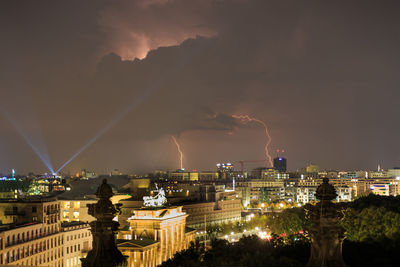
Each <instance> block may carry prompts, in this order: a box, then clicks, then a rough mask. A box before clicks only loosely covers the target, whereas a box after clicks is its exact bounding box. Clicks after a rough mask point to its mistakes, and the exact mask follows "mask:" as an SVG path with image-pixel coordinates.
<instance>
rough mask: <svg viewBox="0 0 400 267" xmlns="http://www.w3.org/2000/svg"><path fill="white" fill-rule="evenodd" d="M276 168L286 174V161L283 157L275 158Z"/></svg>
mask: <svg viewBox="0 0 400 267" xmlns="http://www.w3.org/2000/svg"><path fill="white" fill-rule="evenodd" d="M274 168H275V169H276V170H278V171H280V172H286V159H285V158H282V157H276V158H274Z"/></svg>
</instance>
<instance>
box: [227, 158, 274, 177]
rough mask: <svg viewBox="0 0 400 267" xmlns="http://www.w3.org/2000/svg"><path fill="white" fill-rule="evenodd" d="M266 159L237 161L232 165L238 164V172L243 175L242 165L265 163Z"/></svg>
mask: <svg viewBox="0 0 400 267" xmlns="http://www.w3.org/2000/svg"><path fill="white" fill-rule="evenodd" d="M267 161H268V160H267V159H263V160H237V161H234V163H239V164H240V171H241V172H242V175H244V164H245V163H256V162H267Z"/></svg>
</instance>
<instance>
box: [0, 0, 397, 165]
mask: <svg viewBox="0 0 400 267" xmlns="http://www.w3.org/2000/svg"><path fill="white" fill-rule="evenodd" d="M2 5H4V8H2V9H1V10H2V11H1V12H3V13H4V14H2V16H0V17H1V21H0V22H1V23H0V25H1V26H0V27H1V30H2V32H3V37H4V38H2V39H4V40H5V41H4V42H2V43H1V44H0V51H1V54H2V58H4V60H3V61H2V62H1V63H0V69H1V70H2V71H1V72H0V78H1V83H0V86H1V99H2V101H3V103H4V104H3V106H5V107H6V109H7V110H8V111H9V112H10V113H13V114H17V113H18V114H22V116H24V115H23V114H29V116H31V115H32V114H35V119H32V120H30V122H35V123H33V125H35V127H36V128H29V127H28V128H26V129H27V130H26V131H27V132H29V133H30V134H32V135H38V132H39V129H40V131H41V132H42V133H43V134H42V135H43V140H45V141H46V143H47V144H46V145H47V148H48V150H49V153H50V155H51V158H52V161H53V164H54V165H56V166H60V165H61V164H62V163H63V162H64V161H66V160H67V159H68V158H69V157H70V155H72V154H74V153H75V152H76V151H78V150H79V149H80V148H81V147H82V146H83V145H84V144H86V143H87V142H89V141H90V140H91V138H92V137H93V136H95V135H96V134H97V133H98V132H101V131H102V129H104V127H107V125H109V124H110V122H115V124H112V127H110V129H109V130H108V131H106V132H105V133H104V135H102V136H101V137H100V138H98V140H97V141H96V142H95V143H93V144H92V145H91V146H90V147H88V149H87V150H85V151H84V152H82V154H80V155H79V156H78V157H77V158H76V159H75V160H74V161H72V162H71V164H70V165H68V166H67V167H66V169H67V170H68V169H69V170H76V169H79V168H83V167H86V168H94V169H97V170H100V171H106V170H109V169H112V168H114V167H115V168H121V169H128V170H140V171H143V170H151V169H154V168H173V167H174V166H177V165H178V164H177V154H176V149H175V147H174V145H173V144H172V143H171V140H170V135H176V136H179V141H180V142H181V143H182V147H183V150H184V152H185V164H186V166H187V167H189V168H192V167H193V168H194V167H196V168H207V169H210V168H213V166H214V164H215V162H217V161H225V160H226V161H230V160H240V159H263V158H264V155H263V151H264V144H265V137H264V135H263V131H262V129H261V128H259V127H258V126H257V125H256V124H247V125H242V124H240V122H239V121H237V120H234V119H233V118H232V117H231V114H249V115H252V116H255V117H256V118H258V119H260V120H263V121H264V122H266V124H267V125H268V126H269V129H270V133H271V135H272V139H273V141H272V146H271V150H272V151H273V150H274V149H276V148H285V149H286V151H287V155H286V156H287V157H288V158H289V164H290V168H291V169H295V168H300V167H301V166H302V165H304V164H305V163H307V162H310V161H312V162H315V163H319V164H320V165H322V166H323V167H326V168H349V169H356V168H372V167H374V166H375V165H377V164H378V163H381V164H382V165H383V166H385V167H392V166H394V165H399V160H400V155H399V154H398V151H399V147H398V144H397V142H396V140H397V135H398V131H399V130H400V129H399V127H398V126H397V124H396V123H395V122H396V121H397V120H396V119H397V112H396V110H397V109H396V108H397V102H396V100H397V99H398V97H399V94H400V93H399V91H398V90H397V87H398V84H399V78H398V75H397V73H398V71H399V62H400V61H399V53H398V47H399V41H400V39H399V31H398V26H399V19H398V15H397V13H396V10H398V3H397V2H395V1H393V2H392V1H387V2H385V3H379V2H377V1H335V2H332V3H321V2H319V1H179V0H176V1H166V0H165V1H163V0H160V1H129V2H125V1H96V2H88V4H86V3H85V4H83V3H82V2H79V1H77V2H74V1H73V2H70V1H68V2H63V3H62V4H60V3H54V2H53V1H50V2H45V1H43V2H39V4H32V3H30V2H26V3H24V4H22V3H20V4H15V3H12V4H7V6H5V4H4V3H3V4H2ZM150 49H153V50H151V51H150V52H148V51H149V50H150ZM145 55H146V57H144V56H145ZM134 57H138V58H143V57H144V58H143V59H141V60H140V59H134V60H131V59H133V58H134ZM128 59H129V60H128ZM26 103H29V105H28V104H26ZM121 114H123V116H122V115H121ZM18 116H20V115H18ZM18 116H16V117H18ZM24 118H25V120H24V121H25V122H24V125H25V123H26V118H28V117H24ZM36 122H37V123H36ZM1 123H2V125H3V127H2V131H1V132H2V136H3V137H2V141H1V146H2V150H3V151H6V153H5V154H4V155H2V156H1V160H2V162H3V163H2V164H1V169H2V170H5V169H6V168H9V166H10V164H13V165H17V166H18V168H19V169H21V170H24V171H27V170H31V169H33V170H43V169H44V168H41V167H40V166H39V165H40V164H38V161H37V159H34V158H35V155H34V154H33V153H32V152H31V151H30V150H29V147H28V146H25V147H24V145H23V139H21V138H20V137H18V135H17V133H16V131H15V130H14V129H13V126H12V125H11V124H10V123H9V122H8V121H7V120H5V119H4V120H3V121H1ZM28 125H29V123H28ZM38 125H39V126H40V127H39V129H37V128H38ZM24 127H27V126H24ZM41 140H42V139H41ZM16 143H18V145H12V146H11V145H10V144H16ZM43 146H44V145H43ZM11 159H12V160H11Z"/></svg>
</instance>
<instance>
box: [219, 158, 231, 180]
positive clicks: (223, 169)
mask: <svg viewBox="0 0 400 267" xmlns="http://www.w3.org/2000/svg"><path fill="white" fill-rule="evenodd" d="M217 172H218V178H219V179H223V180H227V179H228V180H229V179H232V174H233V164H232V163H229V162H228V163H218V164H217Z"/></svg>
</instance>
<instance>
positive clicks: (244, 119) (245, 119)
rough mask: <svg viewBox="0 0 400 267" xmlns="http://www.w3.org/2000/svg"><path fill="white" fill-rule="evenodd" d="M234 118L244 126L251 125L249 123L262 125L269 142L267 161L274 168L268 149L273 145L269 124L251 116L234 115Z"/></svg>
mask: <svg viewBox="0 0 400 267" xmlns="http://www.w3.org/2000/svg"><path fill="white" fill-rule="evenodd" d="M232 118H235V119H237V120H239V121H241V122H242V123H244V124H246V123H249V122H257V123H259V124H261V125H262V126H263V127H264V129H265V136H266V137H267V141H266V144H265V156H266V157H267V160H268V162H269V164H270V166H271V167H273V166H274V164H273V162H272V157H271V155H270V154H269V149H268V147H269V145H270V144H271V141H272V139H271V136H270V135H269V131H268V127H267V124H265V122H263V121H262V120H259V119H257V118H254V117H250V116H249V115H235V114H234V115H232Z"/></svg>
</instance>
